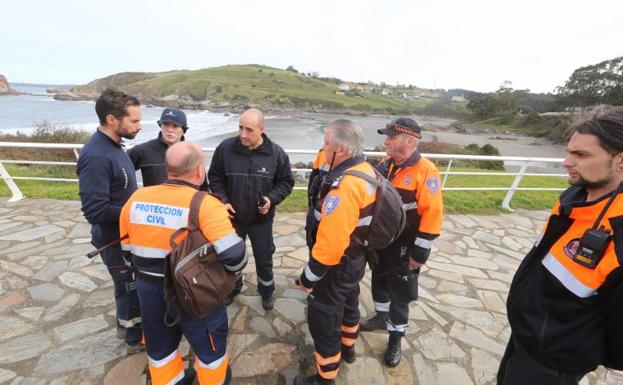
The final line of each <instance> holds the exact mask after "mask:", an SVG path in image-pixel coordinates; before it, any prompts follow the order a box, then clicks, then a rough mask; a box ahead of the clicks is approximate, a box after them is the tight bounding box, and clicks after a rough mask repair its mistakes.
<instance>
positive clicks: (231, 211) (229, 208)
mask: <svg viewBox="0 0 623 385" xmlns="http://www.w3.org/2000/svg"><path fill="white" fill-rule="evenodd" d="M225 210H227V215H229V218H230V219H232V218H233V217H234V214H236V210H234V206H232V205H231V203H225Z"/></svg>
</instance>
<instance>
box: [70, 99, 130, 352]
mask: <svg viewBox="0 0 623 385" xmlns="http://www.w3.org/2000/svg"><path fill="white" fill-rule="evenodd" d="M95 111H96V112H97V116H98V118H99V121H100V126H99V127H98V128H97V131H96V132H95V133H94V134H93V135H92V136H91V138H90V139H89V140H88V141H87V142H86V144H85V145H84V147H83V148H82V150H81V151H80V157H79V158H78V167H77V169H76V173H77V174H78V179H79V189H80V201H81V202H82V212H83V213H84V217H85V218H86V219H87V221H88V222H89V223H90V224H91V243H92V244H93V245H94V246H95V247H98V248H99V247H102V246H104V245H106V244H108V243H110V242H112V241H114V240H116V239H119V214H120V213H121V208H122V207H123V205H124V204H125V202H126V201H127V200H128V198H129V197H130V195H132V193H133V192H134V191H135V190H136V188H137V186H136V175H135V173H134V167H133V166H132V162H131V161H130V158H128V155H127V154H126V153H125V152H124V151H123V149H122V148H121V139H122V138H126V139H133V138H134V137H135V136H136V134H137V133H138V132H139V131H140V130H141V106H140V102H139V101H138V99H136V98H135V97H133V96H129V95H126V94H125V93H123V92H117V91H114V90H111V89H107V90H105V91H104V92H102V94H101V95H100V97H99V98H98V99H97V101H96V102H95ZM101 255H102V260H103V261H104V264H106V266H107V267H108V272H109V273H110V275H111V276H112V279H113V283H114V285H115V303H116V305H117V324H118V326H119V327H120V329H119V330H122V329H125V341H126V343H127V344H128V352H135V351H138V350H141V349H142V346H141V344H140V341H141V335H142V329H141V316H140V311H139V305H138V297H137V295H136V281H135V277H134V272H133V269H132V268H131V266H130V263H129V262H128V260H126V258H124V255H123V253H122V251H121V247H120V246H119V244H116V245H114V246H112V247H109V248H108V249H106V250H104V251H102V252H101Z"/></svg>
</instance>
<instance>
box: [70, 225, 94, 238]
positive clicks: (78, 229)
mask: <svg viewBox="0 0 623 385" xmlns="http://www.w3.org/2000/svg"><path fill="white" fill-rule="evenodd" d="M84 237H88V238H89V239H90V238H91V225H89V224H88V223H78V224H77V225H76V226H74V228H73V229H72V230H71V232H70V233H69V234H67V238H84Z"/></svg>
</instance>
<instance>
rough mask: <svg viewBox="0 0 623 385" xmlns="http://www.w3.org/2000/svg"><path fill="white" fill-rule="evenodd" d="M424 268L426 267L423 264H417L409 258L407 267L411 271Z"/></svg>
mask: <svg viewBox="0 0 623 385" xmlns="http://www.w3.org/2000/svg"><path fill="white" fill-rule="evenodd" d="M422 266H424V264H423V263H419V262H416V261H414V260H413V258H409V265H408V266H407V267H408V269H409V271H415V270H417V269H419V268H420V267H422Z"/></svg>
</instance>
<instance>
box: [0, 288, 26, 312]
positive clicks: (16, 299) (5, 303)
mask: <svg viewBox="0 0 623 385" xmlns="http://www.w3.org/2000/svg"><path fill="white" fill-rule="evenodd" d="M24 300H25V298H24V297H23V296H22V295H21V294H19V293H16V292H10V293H7V294H6V295H5V296H4V297H1V298H0V311H4V310H5V309H8V308H11V307H13V306H15V305H18V304H20V303H22V302H24Z"/></svg>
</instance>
